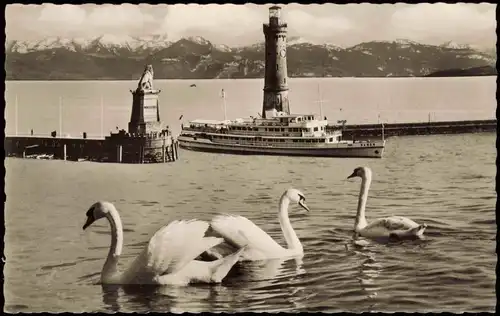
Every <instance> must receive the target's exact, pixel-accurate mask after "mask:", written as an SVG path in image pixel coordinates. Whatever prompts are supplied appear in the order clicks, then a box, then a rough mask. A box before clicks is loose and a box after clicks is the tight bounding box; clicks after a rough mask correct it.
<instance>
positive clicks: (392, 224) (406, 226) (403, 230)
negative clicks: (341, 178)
mask: <svg viewBox="0 0 500 316" xmlns="http://www.w3.org/2000/svg"><path fill="white" fill-rule="evenodd" d="M354 177H360V178H361V179H362V180H361V190H360V192H359V201H358V212H357V214H356V222H355V224H354V231H355V233H356V234H357V235H359V236H362V237H366V238H372V239H377V238H396V239H405V238H412V237H421V236H422V235H423V233H424V230H425V229H426V228H427V225H426V224H422V225H419V224H417V223H415V222H414V221H412V220H411V219H409V218H406V217H401V216H391V217H386V218H379V219H377V220H375V221H373V222H371V223H370V224H368V223H367V222H366V217H365V207H366V200H367V199H368V190H369V189H370V184H371V181H372V171H371V170H370V168H368V167H358V168H356V169H354V171H353V173H352V174H351V175H350V176H348V177H347V179H350V178H354Z"/></svg>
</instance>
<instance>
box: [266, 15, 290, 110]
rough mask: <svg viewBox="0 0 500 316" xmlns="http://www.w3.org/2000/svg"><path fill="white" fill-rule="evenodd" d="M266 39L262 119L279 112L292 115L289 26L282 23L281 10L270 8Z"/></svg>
mask: <svg viewBox="0 0 500 316" xmlns="http://www.w3.org/2000/svg"><path fill="white" fill-rule="evenodd" d="M263 27H264V35H265V38H266V43H265V47H266V49H265V50H266V56H265V59H266V74H265V80H264V103H263V106H262V117H263V118H270V117H273V116H274V115H276V113H277V112H284V113H286V114H290V106H289V103H288V83H287V67H286V33H287V24H286V23H283V21H281V8H280V7H277V6H273V7H271V8H269V23H268V24H264V25H263Z"/></svg>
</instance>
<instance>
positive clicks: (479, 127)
mask: <svg viewBox="0 0 500 316" xmlns="http://www.w3.org/2000/svg"><path fill="white" fill-rule="evenodd" d="M339 128H340V129H342V130H343V138H344V139H359V140H362V139H367V138H388V137H392V136H411V135H437V134H463V133H484V132H496V131H497V120H469V121H442V122H419V123H389V124H387V123H383V124H356V125H354V124H350V125H347V124H346V125H343V126H342V125H328V129H339Z"/></svg>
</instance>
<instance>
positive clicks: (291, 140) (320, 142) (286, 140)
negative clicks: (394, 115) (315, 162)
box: [178, 112, 385, 158]
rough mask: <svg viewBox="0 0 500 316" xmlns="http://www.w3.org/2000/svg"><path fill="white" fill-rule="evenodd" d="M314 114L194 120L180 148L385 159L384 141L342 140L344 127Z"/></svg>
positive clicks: (185, 130) (181, 137)
mask: <svg viewBox="0 0 500 316" xmlns="http://www.w3.org/2000/svg"><path fill="white" fill-rule="evenodd" d="M327 125H328V121H327V120H326V119H321V118H320V117H318V116H317V115H314V114H306V115H298V114H285V113H282V112H278V113H277V115H276V116H273V117H270V118H249V119H236V120H225V121H212V120H194V121H191V122H189V125H188V126H182V129H181V133H180V135H179V137H178V141H179V145H180V147H181V148H184V149H188V150H195V151H204V152H217V153H226V154H247V155H283V156H313V157H360V158H361V157H363V158H382V155H383V153H384V148H385V140H384V139H383V138H382V140H377V141H366V140H365V141H353V140H343V139H342V130H341V128H340V127H339V128H338V129H333V130H332V129H331V127H329V128H328V130H327Z"/></svg>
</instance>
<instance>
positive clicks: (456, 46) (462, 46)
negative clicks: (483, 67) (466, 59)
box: [440, 41, 471, 49]
mask: <svg viewBox="0 0 500 316" xmlns="http://www.w3.org/2000/svg"><path fill="white" fill-rule="evenodd" d="M440 46H441V47H443V48H451V49H470V48H471V47H470V46H469V45H467V44H458V43H455V42H453V41H448V42H445V43H443V44H441V45H440Z"/></svg>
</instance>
